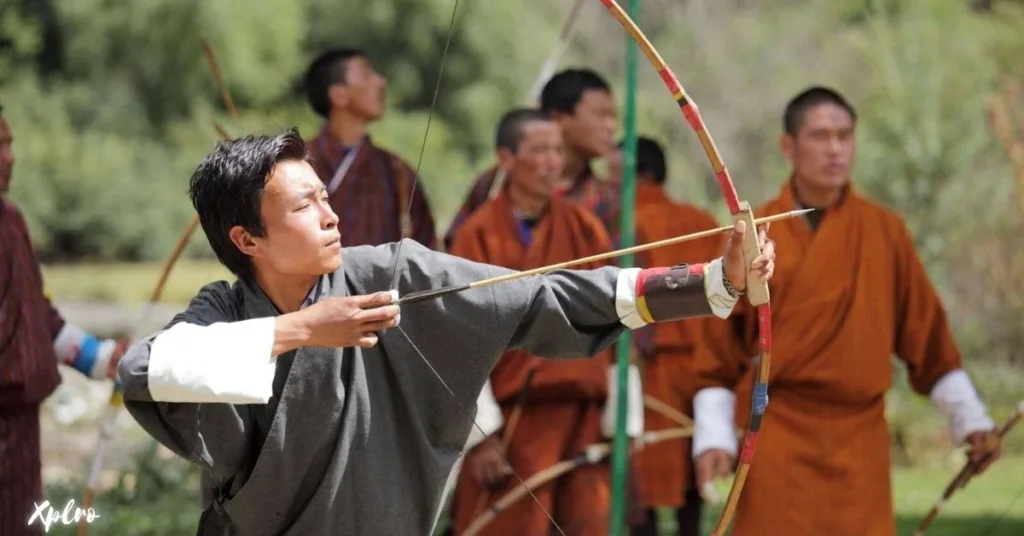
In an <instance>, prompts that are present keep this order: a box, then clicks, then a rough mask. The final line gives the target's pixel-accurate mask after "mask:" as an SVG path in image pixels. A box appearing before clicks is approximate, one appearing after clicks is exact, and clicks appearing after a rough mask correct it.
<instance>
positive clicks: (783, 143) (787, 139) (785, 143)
mask: <svg viewBox="0 0 1024 536" xmlns="http://www.w3.org/2000/svg"><path fill="white" fill-rule="evenodd" d="M793 144H794V140H793V136H790V135H789V134H787V133H785V132H783V133H782V136H779V150H780V151H782V156H784V157H786V160H789V161H790V162H792V161H793Z"/></svg>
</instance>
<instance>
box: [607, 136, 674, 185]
mask: <svg viewBox="0 0 1024 536" xmlns="http://www.w3.org/2000/svg"><path fill="white" fill-rule="evenodd" d="M623 145H625V141H621V142H619V148H620V149H621V148H622V146H623ZM636 174H637V175H641V174H647V175H648V176H650V177H651V178H652V179H654V182H656V183H658V184H665V179H666V178H667V177H668V167H667V166H666V165H665V151H664V150H663V149H662V148H661V144H659V143H658V142H656V141H654V140H653V139H651V138H645V137H644V136H639V137H637V139H636Z"/></svg>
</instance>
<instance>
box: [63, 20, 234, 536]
mask: <svg viewBox="0 0 1024 536" xmlns="http://www.w3.org/2000/svg"><path fill="white" fill-rule="evenodd" d="M201 44H202V47H203V54H204V55H205V56H206V60H207V63H208V64H209V66H210V71H211V72H212V73H213V78H214V80H215V81H216V83H217V88H218V91H219V92H220V96H221V99H222V100H223V101H224V105H225V106H226V107H227V109H228V112H229V113H230V114H231V115H232V117H235V118H237V117H238V110H237V109H236V108H235V103H234V101H232V100H231V94H230V93H229V92H228V90H227V86H225V85H224V80H223V77H222V76H221V71H220V66H219V65H218V63H217V56H216V55H215V54H214V52H213V48H212V47H210V44H209V43H208V42H207V41H206V39H202V40H201ZM213 127H214V129H215V130H216V131H217V133H218V134H220V136H221V138H223V139H225V140H226V139H230V138H231V136H229V135H228V133H227V131H225V130H224V127H222V126H221V125H220V123H218V122H217V121H214V122H213ZM196 227H199V215H198V214H194V215H193V216H192V219H190V220H189V222H188V224H187V225H186V226H185V229H183V230H182V232H181V236H180V237H178V243H177V244H175V245H174V249H172V250H171V253H170V255H168V256H167V259H166V260H165V261H164V266H163V268H162V269H161V270H160V276H159V277H158V278H157V282H156V286H155V287H154V288H153V292H152V294H150V297H149V301H148V302H146V305H145V306H144V308H143V310H142V315H141V316H140V320H139V322H138V323H137V324H136V329H137V330H138V329H142V328H143V327H144V326H145V325H146V322H147V320H148V319H149V317H150V315H151V313H152V312H153V307H154V306H155V305H156V304H157V303H158V302H159V301H160V298H161V296H163V292H164V287H165V285H166V284H167V279H168V278H169V277H170V275H171V270H172V269H173V268H174V265H175V264H176V263H177V262H178V258H179V257H181V254H182V252H184V251H185V246H187V245H188V242H189V239H190V238H191V237H192V233H193V232H195V230H196ZM137 337H138V334H137V333H133V334H132V339H133V340H134V339H136V338H137ZM123 405H124V401H123V400H122V393H121V384H120V383H119V382H117V381H115V382H114V387H113V389H112V390H111V393H110V399H109V401H108V402H107V407H106V409H105V410H104V412H103V415H102V416H101V417H100V427H99V428H100V434H99V439H98V440H97V444H96V453H95V454H94V455H93V458H92V463H91V464H90V465H89V475H88V476H87V477H86V484H85V493H84V496H83V498H82V506H81V508H82V510H88V509H89V507H91V506H92V502H93V500H94V499H95V498H96V492H97V490H98V489H99V484H100V472H101V469H102V468H103V457H104V455H105V454H106V450H107V444H108V443H109V442H110V441H111V440H112V439H113V437H114V433H115V431H116V428H115V425H116V423H117V415H118V413H119V410H120V409H121V407H122V406H123ZM88 530H89V523H88V520H87V519H86V518H84V517H83V518H82V519H81V521H80V522H79V524H78V536H85V535H86V533H87V532H88Z"/></svg>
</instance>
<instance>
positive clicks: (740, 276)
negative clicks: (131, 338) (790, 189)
mask: <svg viewBox="0 0 1024 536" xmlns="http://www.w3.org/2000/svg"><path fill="white" fill-rule="evenodd" d="M190 196H191V198H192V203H193V205H194V207H195V209H196V211H197V212H198V215H199V219H200V222H201V224H202V226H203V230H204V231H205V233H206V236H207V238H208V240H209V241H210V245H211V246H212V248H213V250H214V252H215V253H216V255H217V257H218V259H219V260H220V261H221V263H222V264H224V266H226V267H227V268H228V269H230V270H231V271H232V272H233V273H234V274H235V275H236V276H237V277H238V280H237V281H236V282H235V283H233V284H229V283H227V282H224V281H220V282H216V283H211V284H209V285H206V286H205V287H203V288H202V289H201V290H200V291H199V292H198V294H197V295H196V296H195V298H194V299H193V300H192V302H191V303H190V304H189V306H188V308H187V309H186V310H185V311H184V312H182V313H181V314H179V315H177V316H176V317H175V318H174V319H173V320H172V321H171V323H170V324H169V325H168V326H167V327H166V328H165V329H164V330H161V331H159V332H157V333H155V334H153V335H150V336H149V337H145V338H143V339H140V340H139V341H137V342H136V343H135V344H134V345H133V346H132V347H131V348H130V349H129V351H128V352H127V354H126V355H125V357H124V359H123V360H122V362H121V364H120V367H119V372H120V378H121V381H122V382H123V385H124V399H125V406H126V407H127V409H128V411H129V412H130V413H131V414H132V416H133V417H134V418H135V419H136V421H138V422H139V424H140V425H141V426H142V427H143V428H144V429H145V430H146V431H147V432H148V433H149V434H151V435H152V436H153V437H155V438H156V439H157V440H158V441H160V442H161V443H162V444H163V445H165V446H167V447H168V448H170V449H171V450H173V451H174V452H175V453H177V454H178V455H179V456H182V457H183V458H186V459H188V460H190V461H192V462H193V463H196V464H199V465H201V466H202V467H204V468H205V469H206V470H207V472H208V473H209V475H210V476H211V477H212V479H213V481H214V483H215V484H216V486H217V493H216V497H215V498H214V500H213V502H212V503H211V504H209V505H208V506H207V508H206V510H205V511H204V512H203V515H202V517H201V518H200V520H199V524H200V534H229V533H230V534H428V533H429V532H430V531H431V529H432V528H433V525H434V522H435V520H436V519H437V517H438V513H439V508H440V506H441V501H442V492H443V489H444V487H445V483H446V480H447V478H448V476H449V474H450V472H451V470H452V467H453V465H454V464H455V462H456V460H457V459H458V457H459V455H460V453H461V450H462V447H463V445H464V444H465V442H466V438H467V436H468V435H469V431H470V426H471V425H472V420H471V418H470V417H471V414H460V413H459V410H460V409H461V408H466V407H471V406H472V405H473V402H474V401H475V400H476V398H477V395H478V394H479V393H480V391H481V388H482V387H483V385H484V383H485V381H486V380H487V378H488V375H489V374H490V372H491V369H492V368H493V367H494V365H495V363H496V362H497V360H498V358H499V356H501V355H502V354H503V353H504V352H506V351H508V350H512V349H523V350H525V351H527V352H529V353H530V354H532V355H535V356H539V357H545V358H567V357H584V356H591V355H594V354H596V353H599V352H601V351H602V350H604V349H605V348H607V347H608V346H609V345H611V344H612V343H613V342H615V341H616V339H617V337H618V335H619V333H621V332H622V330H624V329H632V328H639V327H641V326H644V325H647V324H649V323H651V322H662V321H670V320H678V319H682V318H693V317H702V316H711V315H715V316H718V317H721V318H725V317H728V315H729V314H730V313H731V311H732V309H733V306H734V305H735V304H736V302H737V301H738V299H739V297H740V293H742V292H743V291H744V289H745V288H746V286H747V278H748V276H752V277H757V278H759V279H760V280H762V281H766V280H768V279H770V278H771V276H772V271H773V269H774V261H775V251H774V249H775V248H774V245H773V243H772V242H771V241H768V240H767V239H766V230H765V229H762V230H761V232H760V233H758V234H759V242H760V244H761V247H762V254H761V255H759V256H757V257H756V258H753V259H744V256H743V251H742V242H743V238H744V235H745V234H746V233H748V232H756V231H755V230H754V229H746V228H745V226H744V225H743V223H742V222H741V223H738V224H737V225H736V227H735V228H734V230H733V231H732V235H731V236H730V239H729V243H728V245H727V246H726V248H725V253H724V255H723V257H720V258H718V259H713V260H709V262H707V263H704V264H692V265H688V266H687V265H679V266H674V267H664V268H653V269H645V270H642V269H620V268H616V267H612V266H608V267H603V268H599V269H595V270H560V271H554V272H551V273H549V274H547V275H542V276H536V277H528V278H527V277H524V278H517V279H511V280H509V281H507V282H504V283H502V284H496V285H492V286H485V287H478V288H471V289H469V290H465V291H462V292H453V293H448V294H447V295H445V296H444V297H442V298H439V299H432V300H423V301H419V302H416V303H410V304H407V305H405V306H404V307H403V310H402V313H404V314H403V315H401V322H400V321H399V320H400V318H399V307H398V306H396V305H394V304H393V303H394V302H395V301H396V300H397V298H398V295H397V291H392V292H381V290H382V289H387V288H389V286H390V282H391V280H392V277H393V276H395V279H396V280H397V281H398V285H397V287H398V288H399V289H402V290H403V291H418V290H429V289H436V288H439V287H447V286H451V285H468V284H469V283H472V282H476V281H479V280H484V279H487V278H491V277H494V276H497V275H503V274H508V275H510V276H511V275H512V274H513V272H511V270H508V269H503V268H498V267H495V266H491V265H487V264H481V263H476V262H471V261H467V260H464V259H459V258H456V257H453V256H450V255H446V254H442V253H436V252H433V251H430V250H428V249H427V248H425V247H423V246H421V245H419V244H418V243H416V242H414V241H411V240H404V241H403V242H400V243H397V244H388V245H383V246H358V247H352V248H343V247H342V244H341V236H340V235H339V233H338V215H336V214H335V213H334V212H333V211H332V210H331V208H330V206H329V205H328V203H327V200H326V199H327V196H326V192H325V191H324V184H323V182H322V181H321V180H320V179H319V178H318V177H317V175H316V172H315V171H314V170H313V168H312V166H310V164H309V163H308V161H307V152H306V146H305V144H304V142H303V140H302V138H301V136H300V135H299V134H298V132H297V131H296V130H294V129H291V130H289V131H286V132H284V133H282V134H280V135H277V136H246V137H244V138H240V139H236V140H232V141H229V142H222V143H219V144H218V145H217V146H216V148H215V149H214V150H213V152H211V153H210V154H209V155H207V157H206V158H205V159H204V160H203V161H202V163H200V165H199V166H198V168H197V169H196V171H195V173H194V175H193V177H192V180H191V184H190ZM400 246H401V249H400V250H399V251H400V252H401V255H400V257H399V258H396V256H395V255H394V254H395V253H396V250H398V249H399V247H400ZM397 261H400V262H397ZM392 266H394V268H392ZM392 270H393V271H394V273H392ZM510 278H511V277H510ZM417 355H419V357H421V358H422V360H420V359H417ZM427 356H429V358H428V357H427ZM427 366H429V367H430V370H433V371H434V373H435V375H436V376H437V379H438V380H439V381H430V380H428V379H425V378H429V377H425V376H424V372H425V370H426V367H427Z"/></svg>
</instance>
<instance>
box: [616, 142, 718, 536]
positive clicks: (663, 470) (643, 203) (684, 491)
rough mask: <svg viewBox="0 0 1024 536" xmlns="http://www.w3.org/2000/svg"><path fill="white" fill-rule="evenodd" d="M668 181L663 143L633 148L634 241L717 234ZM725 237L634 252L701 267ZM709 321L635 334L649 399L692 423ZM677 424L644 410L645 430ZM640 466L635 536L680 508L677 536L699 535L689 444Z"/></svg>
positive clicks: (655, 453)
mask: <svg viewBox="0 0 1024 536" xmlns="http://www.w3.org/2000/svg"><path fill="white" fill-rule="evenodd" d="M666 177H667V169H666V164H665V153H664V151H663V150H662V148H661V146H660V145H659V144H658V142H656V141H654V140H652V139H650V138H644V137H641V138H639V139H638V140H637V149H636V179H637V180H636V238H637V242H638V243H647V242H654V241H657V240H664V239H666V238H672V237H674V236H681V235H685V234H690V233H696V232H700V231H705V230H707V229H713V228H715V227H717V226H718V225H717V224H716V223H715V219H714V217H712V216H711V214H709V213H708V212H707V211H705V210H702V209H701V208H699V207H697V206H694V205H691V204H688V203H677V202H675V201H673V200H672V199H670V198H669V196H668V194H667V192H665V189H664V185H665V179H666ZM724 242H725V239H724V237H723V236H712V237H708V238H704V239H701V240H695V241H692V242H683V243H681V244H676V245H674V246H668V247H663V248H655V249H652V250H648V251H645V252H642V253H639V254H638V255H637V265H638V266H641V267H644V268H650V267H654V266H669V265H672V264H674V263H679V262H686V263H693V262H700V259H704V258H710V257H713V256H714V255H715V253H716V252H718V251H721V250H722V246H723V244H724ZM703 321H704V319H690V320H685V321H678V322H666V323H663V324H652V325H650V326H648V327H646V328H644V330H645V331H646V330H649V331H652V334H653V340H652V341H650V340H649V341H645V340H644V339H645V337H642V336H641V335H640V334H639V333H638V334H637V342H638V343H641V341H643V342H646V343H647V344H642V346H646V347H645V348H644V351H643V354H644V357H645V360H644V370H643V389H644V394H645V395H647V396H650V397H651V398H654V399H656V400H658V401H659V402H664V403H665V404H667V405H668V406H670V407H671V408H672V409H675V410H677V411H678V412H680V413H682V414H684V415H686V416H688V417H690V418H692V417H693V406H692V400H693V395H694V393H695V392H696V390H695V389H694V384H693V349H694V346H695V345H697V344H700V343H699V339H698V337H699V336H700V334H701V325H702V324H701V323H702V322H703ZM679 426H681V424H680V423H679V422H676V421H675V420H673V419H670V418H668V417H667V416H665V415H664V414H662V413H659V412H658V411H652V410H651V408H646V409H645V411H644V429H645V430H647V431H652V430H663V429H666V428H678V427H679ZM636 463H637V465H638V466H639V469H640V474H641V476H640V478H639V479H638V484H639V488H640V496H641V501H642V503H643V505H644V508H645V509H646V510H647V513H646V517H645V520H644V523H643V524H642V525H638V526H634V527H633V528H632V534H633V536H647V535H650V536H657V535H658V534H659V532H658V520H657V516H656V513H655V509H656V508H665V507H669V508H672V509H673V510H675V514H676V523H677V525H678V527H679V531H678V533H679V536H699V535H700V534H701V532H700V521H701V498H700V494H699V493H697V489H696V485H695V484H694V482H695V479H694V478H693V475H692V471H691V470H690V441H689V440H688V439H686V440H683V441H666V442H663V443H657V444H654V445H650V446H649V447H645V448H644V449H643V450H641V451H640V452H638V453H637V454H636Z"/></svg>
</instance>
